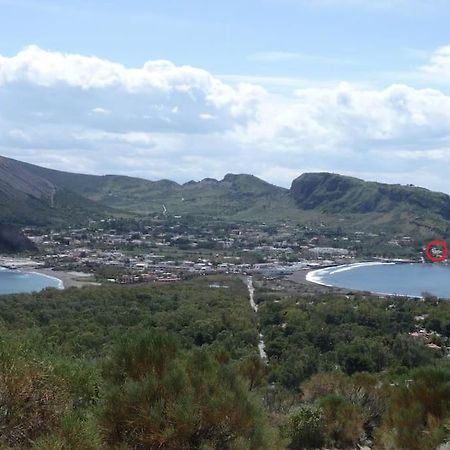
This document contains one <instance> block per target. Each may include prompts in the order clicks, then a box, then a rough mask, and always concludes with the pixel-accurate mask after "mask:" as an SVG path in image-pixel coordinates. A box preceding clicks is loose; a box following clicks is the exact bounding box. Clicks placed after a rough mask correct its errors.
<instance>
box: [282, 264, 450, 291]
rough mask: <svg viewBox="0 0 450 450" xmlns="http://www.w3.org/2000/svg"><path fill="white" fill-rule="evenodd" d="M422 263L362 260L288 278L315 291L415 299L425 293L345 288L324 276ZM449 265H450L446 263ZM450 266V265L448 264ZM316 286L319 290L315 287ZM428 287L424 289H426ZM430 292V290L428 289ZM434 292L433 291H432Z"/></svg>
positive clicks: (306, 271)
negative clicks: (368, 268)
mask: <svg viewBox="0 0 450 450" xmlns="http://www.w3.org/2000/svg"><path fill="white" fill-rule="evenodd" d="M405 263H407V264H420V263H416V262H410V261H408V262H406V261H398V262H397V261H387V262H381V261H371V262H362V263H352V264H341V265H336V266H328V267H322V268H320V269H315V268H313V269H309V270H304V271H298V272H295V273H293V274H291V275H290V276H289V277H288V278H287V279H289V280H290V281H293V282H294V283H297V284H303V285H304V286H305V287H306V286H309V287H310V289H313V292H314V291H316V292H322V293H323V292H330V291H331V292H336V293H342V294H345V293H346V292H349V291H352V292H360V293H364V294H366V295H368V294H370V295H373V296H377V297H392V298H395V297H408V298H414V299H423V298H424V296H423V295H419V294H418V293H417V294H416V293H415V294H399V293H393V292H382V291H376V290H362V289H357V288H351V289H350V288H344V287H341V286H335V285H330V284H327V283H325V282H324V281H323V279H322V277H323V276H325V275H330V274H334V273H339V272H344V271H348V270H352V269H357V268H359V267H364V266H378V265H396V264H405ZM446 266H448V265H446ZM448 267H449V268H450V266H448ZM314 286H315V287H316V289H317V290H315V289H314ZM425 290H426V289H424V291H425ZM427 292H428V291H427ZM431 292H432V291H431ZM434 295H437V296H438V297H439V298H441V299H445V300H450V296H448V295H447V294H445V295H443V294H441V295H440V296H439V295H438V294H434Z"/></svg>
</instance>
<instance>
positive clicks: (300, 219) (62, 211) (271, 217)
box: [0, 158, 450, 238]
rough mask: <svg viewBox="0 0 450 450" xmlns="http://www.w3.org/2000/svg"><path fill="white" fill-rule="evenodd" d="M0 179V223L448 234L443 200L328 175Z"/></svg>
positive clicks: (3, 164) (449, 214)
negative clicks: (240, 224) (211, 223)
mask: <svg viewBox="0 0 450 450" xmlns="http://www.w3.org/2000/svg"><path fill="white" fill-rule="evenodd" d="M2 168H3V173H2ZM0 175H1V176H0V180H1V181H0V207H1V212H0V220H1V221H4V222H14V223H20V224H30V223H45V221H46V220H47V221H48V220H49V218H52V219H54V220H59V221H64V220H66V221H67V220H71V221H72V220H76V219H78V218H80V217H82V218H84V219H86V218H88V217H89V218H90V217H100V216H105V215H111V214H114V213H115V212H117V211H122V213H123V214H126V213H133V214H138V215H145V214H149V213H162V212H165V213H167V214H170V215H186V214H195V215H203V216H213V217H218V218H223V219H233V220H249V221H266V222H277V221H280V220H290V221H295V222H297V223H299V224H310V225H312V226H319V225H320V224H322V225H328V226H330V227H336V228H337V227H339V228H341V229H345V230H349V231H356V230H360V231H367V230H370V231H384V232H387V233H404V234H405V235H407V234H411V235H416V236H417V235H420V236H422V235H423V236H425V235H426V236H436V237H442V238H444V237H446V236H450V197H449V196H448V195H445V194H441V193H436V192H432V191H429V190H427V189H423V188H418V187H414V186H402V185H390V184H383V183H375V182H367V181H363V180H360V179H358V178H353V177H347V176H342V175H337V174H331V173H305V174H303V175H301V176H300V177H298V178H297V179H295V180H294V181H293V182H292V186H291V188H290V189H285V188H281V187H278V186H274V185H272V184H270V183H267V182H266V181H263V180H261V179H259V178H257V177H255V176H253V175H246V174H238V175H234V174H228V175H226V176H225V177H224V178H223V180H216V179H213V178H205V179H204V180H201V181H190V182H188V183H184V184H179V183H176V182H174V181H169V180H160V181H149V180H144V179H140V178H133V177H128V176H120V175H104V176H96V175H83V174H74V173H68V172H61V171H57V170H51V169H46V168H43V167H39V166H35V165H32V164H27V163H23V162H19V161H15V160H12V159H8V158H0Z"/></svg>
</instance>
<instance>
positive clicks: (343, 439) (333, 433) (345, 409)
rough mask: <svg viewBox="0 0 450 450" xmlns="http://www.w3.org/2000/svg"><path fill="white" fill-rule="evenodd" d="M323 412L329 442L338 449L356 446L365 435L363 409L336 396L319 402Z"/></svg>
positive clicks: (333, 395) (330, 396)
mask: <svg viewBox="0 0 450 450" xmlns="http://www.w3.org/2000/svg"><path fill="white" fill-rule="evenodd" d="M318 405H319V407H320V408H321V410H322V417H323V421H324V428H325V435H326V438H327V441H328V442H329V443H330V444H332V445H334V446H337V447H341V448H342V447H343V448H346V447H349V446H355V445H356V443H357V442H358V441H359V440H360V439H361V438H362V437H363V434H364V429H363V425H364V416H363V414H362V411H361V409H360V408H359V407H358V406H356V405H354V404H353V403H350V402H349V401H348V400H346V399H344V398H343V397H340V396H339V395H336V394H330V395H328V396H326V397H324V398H322V399H321V400H320V401H319V402H318Z"/></svg>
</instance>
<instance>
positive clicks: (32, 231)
mask: <svg viewBox="0 0 450 450" xmlns="http://www.w3.org/2000/svg"><path fill="white" fill-rule="evenodd" d="M25 233H26V234H27V236H28V237H29V238H30V239H31V240H32V241H33V242H34V243H35V244H36V245H37V247H38V249H39V253H38V255H37V256H35V257H33V263H37V264H38V265H39V266H40V267H43V268H51V269H54V270H58V271H72V272H80V273H85V274H92V275H93V276H94V277H95V280H96V281H98V282H109V283H120V284H132V283H142V282H151V281H158V282H174V281H178V280H180V279H183V278H186V277H190V276H193V275H196V274H197V275H202V274H209V273H244V274H245V273H249V272H260V273H262V274H263V275H265V276H268V277H270V276H272V277H276V276H280V275H285V274H287V273H292V272H294V271H299V270H303V269H309V268H320V267H326V266H330V265H337V264H350V263H354V262H359V261H367V260H378V261H386V260H389V261H392V260H395V261H405V260H406V261H420V259H421V245H422V242H421V241H420V240H414V239H413V238H411V237H409V236H394V237H392V236H390V237H389V239H386V237H385V236H384V235H383V234H381V233H379V234H377V233H367V232H364V231H355V232H347V233H345V232H344V231H342V230H341V229H336V228H328V227H326V226H325V225H323V224H320V223H319V224H314V225H311V226H305V225H298V224H296V223H293V222H285V223H280V224H276V225H275V224H269V223H248V222H237V221H227V222H224V221H221V220H218V219H213V218H207V217H193V216H186V217H183V216H166V215H160V216H159V215H154V216H150V217H147V218H145V219H117V218H110V219H105V220H100V221H90V223H89V225H88V226H85V227H73V228H72V227H69V228H61V229H39V228H27V229H26V230H25ZM3 265H8V264H6V262H5V261H3ZM9 266H10V267H14V261H12V262H10V263H9Z"/></svg>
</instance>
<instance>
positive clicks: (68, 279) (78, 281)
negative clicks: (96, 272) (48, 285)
mask: <svg viewBox="0 0 450 450" xmlns="http://www.w3.org/2000/svg"><path fill="white" fill-rule="evenodd" d="M21 270H22V269H21ZM22 271H24V272H34V273H37V274H40V275H43V276H46V277H49V278H54V279H57V280H59V281H60V283H61V287H59V289H68V288H71V287H83V286H100V285H101V283H97V282H95V281H93V279H92V275H90V274H86V273H84V272H63V271H61V270H53V269H50V268H49V269H43V268H40V267H33V268H30V270H29V271H27V270H22Z"/></svg>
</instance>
